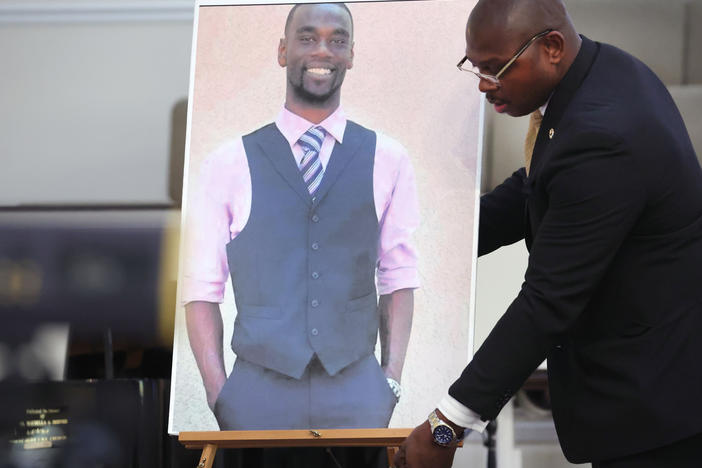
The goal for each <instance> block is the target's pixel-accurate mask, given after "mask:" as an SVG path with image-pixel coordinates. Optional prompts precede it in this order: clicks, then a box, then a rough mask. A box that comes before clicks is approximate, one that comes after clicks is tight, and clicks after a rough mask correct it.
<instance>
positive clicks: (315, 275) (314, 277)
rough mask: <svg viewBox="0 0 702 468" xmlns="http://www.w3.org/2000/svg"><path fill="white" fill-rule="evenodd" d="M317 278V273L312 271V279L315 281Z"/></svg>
mask: <svg viewBox="0 0 702 468" xmlns="http://www.w3.org/2000/svg"><path fill="white" fill-rule="evenodd" d="M317 278H319V273H317V272H316V271H313V272H312V279H317Z"/></svg>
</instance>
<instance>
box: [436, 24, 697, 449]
mask: <svg viewBox="0 0 702 468" xmlns="http://www.w3.org/2000/svg"><path fill="white" fill-rule="evenodd" d="M551 129H553V132H551ZM550 133H552V137H550V136H549V134H550ZM525 205H526V206H525ZM480 210H481V213H480V240H479V244H480V245H479V251H480V254H485V253H488V252H491V251H493V250H495V249H496V248H498V247H500V246H502V245H506V244H510V243H513V242H516V241H518V240H520V239H522V238H525V237H526V242H527V246H528V248H529V250H530V255H529V265H528V269H527V272H526V277H525V282H524V284H523V286H522V290H521V292H520V293H519V295H518V296H517V298H516V299H515V300H514V302H513V303H512V304H511V306H510V307H509V308H508V309H507V311H506V313H505V314H504V316H503V317H502V318H501V320H500V321H499V322H498V324H497V325H496V326H495V328H494V330H493V331H492V333H491V334H490V335H489V337H488V338H487V340H486V341H485V343H484V344H483V346H482V347H481V349H480V350H479V351H478V352H477V353H476V355H475V357H474V359H473V361H472V362H471V363H470V364H469V365H468V367H467V368H466V370H465V371H464V372H463V375H462V376H461V377H460V378H459V380H458V381H456V382H455V383H454V384H453V386H452V387H451V389H450V394H451V395H452V396H453V397H454V398H456V399H457V400H459V401H461V402H462V403H463V404H465V405H466V406H468V407H469V408H471V409H472V410H474V411H476V412H477V413H478V414H480V415H481V417H482V418H483V419H492V418H494V417H495V416H496V415H497V413H498V412H499V410H500V409H501V408H502V406H503V405H504V404H505V403H506V402H507V401H508V400H509V398H510V397H511V396H512V395H513V393H514V392H515V391H516V390H518V389H519V388H520V386H521V385H522V383H523V382H524V380H525V379H526V378H527V377H528V376H529V374H530V373H531V372H532V371H533V370H534V369H535V368H536V367H537V366H538V365H539V363H540V362H541V361H542V360H543V359H544V358H548V372H549V385H550V391H551V399H552V407H553V417H554V420H555V422H556V429H557V432H558V436H559V439H560V442H561V445H562V447H563V451H564V453H565V455H566V457H567V458H568V459H569V460H570V461H572V462H584V461H593V460H594V461H597V460H603V459H610V458H614V457H617V456H621V455H627V454H632V453H637V452H642V451H646V450H648V449H652V448H655V447H658V446H662V445H665V444H667V443H671V442H674V441H677V440H679V439H682V438H685V437H686V436H690V435H693V434H696V433H700V432H702V337H701V336H698V335H700V333H701V332H702V170H701V169H700V165H699V163H698V162H697V159H696V156H695V153H694V150H693V148H692V144H691V143H690V139H689V137H688V134H687V131H686V129H685V126H684V124H683V121H682V119H681V117H680V114H679V112H678V110H677V108H676V107H675V105H674V103H673V101H672V99H671V97H670V95H669V94H668V92H667V90H666V89H665V87H664V85H663V84H662V83H661V82H660V81H659V80H658V78H657V77H656V76H655V75H654V74H653V73H652V72H651V71H650V70H649V69H648V68H647V67H646V66H645V65H643V64H642V63H641V62H640V61H638V60H636V59H635V58H633V57H631V56H630V55H628V54H626V53H624V52H622V51H620V50H618V49H616V48H614V47H611V46H608V45H605V44H599V43H595V42H592V41H590V40H588V39H587V38H583V42H582V46H581V49H580V52H579V54H578V56H577V58H576V60H575V62H574V63H573V65H572V66H571V68H570V69H569V71H568V73H567V74H566V76H565V77H564V79H563V80H562V81H561V83H560V84H559V85H558V87H557V88H556V90H555V91H554V93H553V94H552V96H551V99H550V101H549V105H548V108H547V110H546V114H545V115H544V120H543V123H542V125H541V129H540V131H539V135H538V137H537V141H536V146H535V149H534V154H533V158H532V165H531V172H530V174H529V177H528V178H527V177H525V173H524V170H523V169H521V170H520V171H517V172H516V173H515V174H514V175H513V176H512V177H511V178H509V179H507V180H506V181H505V182H504V183H503V184H502V185H500V186H499V187H497V188H496V189H495V190H494V191H493V192H491V193H489V194H487V195H485V196H484V197H482V199H481V205H480ZM493 287H495V288H499V287H500V285H499V284H495V285H493Z"/></svg>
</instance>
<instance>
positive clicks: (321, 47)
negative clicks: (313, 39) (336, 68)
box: [314, 39, 332, 56]
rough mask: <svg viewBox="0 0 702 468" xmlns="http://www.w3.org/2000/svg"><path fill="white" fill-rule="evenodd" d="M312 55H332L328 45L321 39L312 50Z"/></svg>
mask: <svg viewBox="0 0 702 468" xmlns="http://www.w3.org/2000/svg"><path fill="white" fill-rule="evenodd" d="M314 55H320V56H330V55H332V53H331V50H330V49H329V43H328V42H327V41H325V40H324V39H321V40H319V41H318V42H317V47H316V48H315V49H314Z"/></svg>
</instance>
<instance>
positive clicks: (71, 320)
mask: <svg viewBox="0 0 702 468" xmlns="http://www.w3.org/2000/svg"><path fill="white" fill-rule="evenodd" d="M566 4H567V6H568V8H569V11H570V13H571V16H572V17H573V20H574V22H575V24H576V27H577V28H578V30H579V31H580V32H581V33H583V34H585V35H587V36H588V37H590V38H591V39H595V40H598V41H602V42H608V43H611V44H614V45H617V46H619V47H621V48H623V49H624V50H627V51H628V52H630V53H632V54H633V55H635V56H637V57H639V58H640V59H642V60H643V61H644V62H645V63H647V64H648V65H649V66H650V67H651V68H652V69H653V70H654V71H655V72H656V73H657V74H658V76H659V77H661V79H662V80H663V82H664V83H665V84H666V85H667V86H668V87H669V89H670V91H671V94H672V95H673V98H674V99H675V100H676V102H677V103H678V106H679V107H680V110H681V112H682V114H683V118H684V119H685V122H686V125H687V127H688V131H689V133H690V135H691V137H692V140H693V145H694V146H695V148H696V151H697V154H698V156H700V155H701V154H702V61H700V57H702V0H669V1H666V2H661V1H659V0H568V1H566ZM193 11H194V9H193V1H191V0H130V1H117V0H91V1H85V0H53V1H52V0H43V1H41V0H24V1H8V0H0V64H2V65H1V66H0V70H1V71H0V105H1V110H2V112H0V164H1V165H0V317H1V318H2V323H1V324H0V433H1V434H2V437H1V440H0V467H3V468H5V467H8V468H9V467H43V466H47V467H53V466H77V465H78V464H79V463H80V464H81V465H82V466H105V467H112V466H114V467H122V466H124V467H142V466H143V467H146V466H149V467H161V466H163V467H166V466H169V467H170V466H195V464H196V463H197V458H198V454H192V453H190V452H188V451H186V450H184V449H182V448H181V447H180V445H179V444H178V443H177V442H176V441H175V440H174V439H172V438H170V437H168V436H167V435H166V430H165V427H166V417H167V413H168V386H169V383H168V379H169V376H170V369H171V352H172V350H171V347H172V337H173V311H174V304H175V278H176V275H177V263H178V258H177V254H178V252H177V246H178V234H179V228H180V199H181V193H182V178H183V161H184V146H185V130H186V115H187V96H188V81H189V72H190V50H191V40H192V21H193ZM467 14H468V12H466V17H467ZM462 55H463V51H462V50H457V51H456V57H457V60H458V58H460V56H462ZM447 66H450V67H453V66H454V64H453V63H450V64H447ZM456 79H467V77H466V76H463V75H459V74H458V72H457V75H456ZM456 101H457V102H460V96H457V97H456ZM485 120H486V122H485V124H486V125H485V132H484V138H485V144H484V149H485V151H484V154H483V171H482V189H483V191H487V190H490V189H492V188H493V187H495V186H496V185H497V184H499V183H500V182H501V181H502V180H504V179H505V178H506V177H508V176H509V175H510V174H511V173H512V171H514V170H515V169H516V168H518V167H520V166H521V165H523V162H522V155H523V150H522V145H523V139H524V134H525V133H526V127H527V120H526V119H513V118H508V117H505V116H501V115H497V114H494V112H493V111H492V109H486V119H485ZM507 265H509V266H510V267H509V268H507ZM525 267H526V250H525V249H524V247H523V245H522V244H521V243H518V244H515V245H513V246H510V247H508V248H505V249H501V250H500V251H498V252H496V253H493V254H491V255H489V256H487V257H484V258H481V259H480V260H479V262H478V276H477V278H478V279H477V281H478V286H477V303H476V332H475V333H476V340H475V342H476V345H477V346H479V344H480V343H481V342H482V341H483V339H484V338H485V336H486V335H487V333H488V332H489V330H490V328H491V327H492V325H493V324H494V323H495V322H496V321H497V319H498V318H499V316H500V315H501V314H502V313H503V312H504V310H505V309H506V307H507V305H508V304H509V303H510V302H511V300H512V298H513V297H515V296H516V293H517V291H518V290H519V287H520V285H521V281H522V279H523V273H524V269H525ZM505 271H509V272H510V273H509V274H508V275H505ZM497 284H499V285H500V287H499V288H498V287H496V286H495V285H497ZM418 422H419V421H418ZM496 447H497V448H496V450H497V463H498V466H499V467H501V468H508V467H515V468H519V467H522V466H523V467H545V468H551V467H554V468H556V467H561V466H570V465H569V464H568V463H567V462H566V461H565V460H564V459H563V455H562V454H561V452H560V449H559V447H558V444H557V439H556V436H555V432H554V430H553V424H552V422H551V421H550V415H549V411H548V394H547V391H546V390H545V385H544V375H543V371H540V372H537V373H535V375H534V376H533V377H532V379H530V381H529V383H528V385H527V387H526V388H525V390H524V391H523V392H521V393H520V394H519V395H518V396H517V397H516V398H515V401H514V402H512V403H510V404H509V405H508V406H507V407H506V408H505V410H504V411H503V413H502V414H501V416H500V418H499V419H498V431H497V445H496ZM218 457H219V456H218ZM238 457H239V458H238V462H237V463H239V465H240V466H253V465H246V462H245V461H242V460H243V459H242V458H241V456H240V455H238ZM485 457H486V452H485V449H484V448H483V447H482V445H481V441H480V439H479V438H474V439H471V440H470V441H469V442H468V443H467V446H466V448H464V449H462V450H460V451H459V454H458V456H457V459H456V464H455V466H466V465H468V464H469V463H472V465H471V466H485V463H486V458H485ZM225 458H226V457H219V459H218V462H220V461H219V460H225ZM220 463H224V462H223V461H221V462H220Z"/></svg>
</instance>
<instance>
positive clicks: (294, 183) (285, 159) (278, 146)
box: [259, 124, 312, 205]
mask: <svg viewBox="0 0 702 468" xmlns="http://www.w3.org/2000/svg"><path fill="white" fill-rule="evenodd" d="M264 132H265V133H264V134H263V138H261V139H260V143H259V145H260V146H261V149H262V150H263V154H265V155H266V157H267V158H268V159H269V160H270V162H271V164H272V165H273V167H274V168H275V170H276V171H277V172H278V174H280V176H281V177H282V178H283V180H285V181H286V182H287V183H288V185H290V187H291V188H292V189H293V190H294V191H295V193H297V195H298V196H299V197H300V198H301V199H302V200H303V201H304V202H305V203H306V204H308V205H309V204H311V203H312V197H310V193H309V192H308V191H307V187H306V186H305V182H304V181H303V180H302V174H300V169H299V168H298V167H297V166H296V165H295V157H294V156H293V154H292V150H291V149H290V145H289V144H288V141H287V140H286V139H285V137H284V136H283V134H282V133H280V131H278V129H277V128H276V127H275V124H270V125H268V126H267V127H265V128H264Z"/></svg>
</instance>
